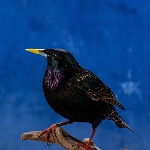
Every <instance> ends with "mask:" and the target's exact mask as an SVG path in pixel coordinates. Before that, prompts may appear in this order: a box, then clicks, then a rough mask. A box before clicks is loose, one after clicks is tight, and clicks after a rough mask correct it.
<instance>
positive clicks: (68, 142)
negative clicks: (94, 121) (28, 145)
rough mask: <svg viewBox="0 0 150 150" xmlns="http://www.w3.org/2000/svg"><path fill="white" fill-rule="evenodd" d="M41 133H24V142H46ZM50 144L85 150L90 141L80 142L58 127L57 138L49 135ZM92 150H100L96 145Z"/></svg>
mask: <svg viewBox="0 0 150 150" xmlns="http://www.w3.org/2000/svg"><path fill="white" fill-rule="evenodd" d="M40 132H41V131H31V132H27V133H23V134H22V136H21V139H22V140H36V141H42V142H45V134H43V135H42V136H40ZM49 142H50V143H56V144H59V145H61V146H62V147H64V148H66V149H67V150H83V148H84V147H85V144H86V143H87V142H88V139H84V141H83V142H82V141H80V140H78V139H76V138H74V137H72V136H71V135H70V134H68V133H67V132H66V131H65V130H64V129H62V128H60V127H58V128H56V129H55V136H53V134H52V133H50V135H49ZM91 150H100V149H99V148H98V147H97V146H95V144H94V143H92V145H91Z"/></svg>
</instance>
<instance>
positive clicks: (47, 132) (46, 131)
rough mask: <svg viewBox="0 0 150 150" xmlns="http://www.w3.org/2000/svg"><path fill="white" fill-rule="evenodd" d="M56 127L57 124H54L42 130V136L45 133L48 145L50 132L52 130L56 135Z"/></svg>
mask: <svg viewBox="0 0 150 150" xmlns="http://www.w3.org/2000/svg"><path fill="white" fill-rule="evenodd" d="M55 128H57V124H53V125H51V126H50V127H49V128H47V129H45V130H43V131H41V132H40V136H42V135H43V134H45V141H46V144H47V145H48V139H49V134H50V132H52V134H53V136H55Z"/></svg>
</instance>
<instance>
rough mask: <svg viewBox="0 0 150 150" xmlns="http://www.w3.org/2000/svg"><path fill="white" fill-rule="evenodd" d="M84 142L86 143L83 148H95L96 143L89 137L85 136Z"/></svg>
mask: <svg viewBox="0 0 150 150" xmlns="http://www.w3.org/2000/svg"><path fill="white" fill-rule="evenodd" d="M83 142H84V143H85V148H84V149H83V150H94V148H95V147H94V143H93V142H92V141H91V140H90V139H89V138H85V139H84V140H83Z"/></svg>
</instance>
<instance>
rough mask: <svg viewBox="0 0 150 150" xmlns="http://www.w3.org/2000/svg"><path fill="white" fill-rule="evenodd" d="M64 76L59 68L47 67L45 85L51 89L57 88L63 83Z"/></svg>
mask: <svg viewBox="0 0 150 150" xmlns="http://www.w3.org/2000/svg"><path fill="white" fill-rule="evenodd" d="M62 78H63V75H62V72H61V71H60V70H59V69H56V68H51V69H47V70H46V72H45V76H44V79H43V86H44V87H46V88H50V89H51V90H53V89H56V88H57V87H58V86H59V84H60V83H61V81H62Z"/></svg>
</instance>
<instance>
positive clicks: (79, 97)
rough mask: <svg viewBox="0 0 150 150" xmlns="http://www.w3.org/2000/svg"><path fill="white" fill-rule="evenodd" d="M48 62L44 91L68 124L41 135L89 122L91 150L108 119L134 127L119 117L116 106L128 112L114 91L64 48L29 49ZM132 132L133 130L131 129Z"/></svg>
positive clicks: (87, 149)
mask: <svg viewBox="0 0 150 150" xmlns="http://www.w3.org/2000/svg"><path fill="white" fill-rule="evenodd" d="M26 50H27V51H29V52H32V53H35V54H39V55H42V56H44V57H46V59H47V68H46V72H45V75H44V78H43V91H44V95H45V97H46V100H47V102H48V104H49V105H50V107H51V108H52V109H53V110H54V111H56V112H57V113H58V114H59V115H61V116H62V117H64V118H66V119H68V121H66V122H62V123H58V124H54V125H52V126H50V127H49V128H48V129H46V130H44V131H42V132H41V135H42V134H44V133H46V135H47V137H48V135H49V132H50V131H51V130H52V132H53V131H54V129H55V128H56V127H59V126H62V125H66V124H71V123H73V122H89V123H91V124H92V128H93V131H92V134H91V136H90V139H89V142H88V143H87V144H86V146H85V148H84V150H89V149H90V144H91V141H92V138H93V136H94V134H95V132H96V129H97V127H98V125H99V124H100V123H101V122H102V121H103V120H105V119H108V120H112V121H113V122H114V123H115V124H116V125H117V126H118V127H119V128H127V129H129V130H131V128H130V127H129V126H128V125H127V124H126V123H125V122H124V121H123V119H122V118H121V117H120V116H119V114H118V113H117V111H116V109H115V107H114V106H118V107H120V108H121V109H123V110H124V107H123V106H122V105H121V104H120V103H119V102H118V101H117V99H116V97H115V95H114V94H113V92H112V91H111V89H110V88H109V87H108V86H106V85H105V84H104V83H103V82H102V81H101V80H100V79H99V78H98V77H97V76H96V75H95V74H94V73H92V72H91V71H89V70H87V69H84V68H82V67H81V66H80V64H79V63H78V62H77V61H76V59H75V58H74V57H73V55H72V54H71V53H69V52H68V51H66V50H63V49H26ZM131 131H132V130H131ZM46 143H48V140H47V141H46Z"/></svg>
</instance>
